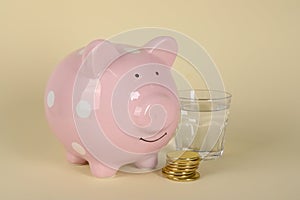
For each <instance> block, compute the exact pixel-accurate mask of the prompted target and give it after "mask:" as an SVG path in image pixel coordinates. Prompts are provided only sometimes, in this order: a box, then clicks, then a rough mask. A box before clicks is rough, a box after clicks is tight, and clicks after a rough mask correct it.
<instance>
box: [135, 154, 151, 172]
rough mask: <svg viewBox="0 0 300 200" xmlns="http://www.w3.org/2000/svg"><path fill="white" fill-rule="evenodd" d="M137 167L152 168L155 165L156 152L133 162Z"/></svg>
mask: <svg viewBox="0 0 300 200" xmlns="http://www.w3.org/2000/svg"><path fill="white" fill-rule="evenodd" d="M134 164H135V166H136V167H138V168H144V169H153V168H155V167H156V165H157V154H152V155H149V156H146V157H145V158H143V159H141V160H139V161H137V162H135V163H134Z"/></svg>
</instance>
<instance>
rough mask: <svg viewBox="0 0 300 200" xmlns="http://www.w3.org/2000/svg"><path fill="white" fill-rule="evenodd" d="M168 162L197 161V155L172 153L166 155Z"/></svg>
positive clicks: (184, 152)
mask: <svg viewBox="0 0 300 200" xmlns="http://www.w3.org/2000/svg"><path fill="white" fill-rule="evenodd" d="M167 158H168V160H172V161H176V160H199V154H198V153H196V152H193V151H172V152H169V153H168V154H167Z"/></svg>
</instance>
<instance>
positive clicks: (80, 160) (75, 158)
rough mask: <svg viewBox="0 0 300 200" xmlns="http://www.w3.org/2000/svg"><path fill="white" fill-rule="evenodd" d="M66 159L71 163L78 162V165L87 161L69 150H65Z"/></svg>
mask: <svg viewBox="0 0 300 200" xmlns="http://www.w3.org/2000/svg"><path fill="white" fill-rule="evenodd" d="M67 160H68V161H69V162H70V163H73V164H79V165H83V164H87V161H86V160H85V159H83V158H81V157H78V156H76V155H74V154H72V153H70V152H67Z"/></svg>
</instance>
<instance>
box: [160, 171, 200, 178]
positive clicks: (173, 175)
mask: <svg viewBox="0 0 300 200" xmlns="http://www.w3.org/2000/svg"><path fill="white" fill-rule="evenodd" d="M162 174H163V175H164V176H165V177H168V178H177V179H186V178H191V177H193V176H194V175H195V172H193V173H192V174H184V175H182V174H181V175H175V174H167V173H164V172H163V173H162Z"/></svg>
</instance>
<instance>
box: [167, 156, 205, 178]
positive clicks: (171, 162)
mask: <svg viewBox="0 0 300 200" xmlns="http://www.w3.org/2000/svg"><path fill="white" fill-rule="evenodd" d="M199 163H200V157H199V154H198V153H196V152H192V151H172V152H169V153H168V154H167V165H166V166H165V167H164V168H162V174H163V175H164V176H165V177H167V178H168V179H171V180H174V181H181V182H184V181H194V180H197V179H198V178H199V177H200V174H199V172H197V169H198V166H199Z"/></svg>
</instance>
